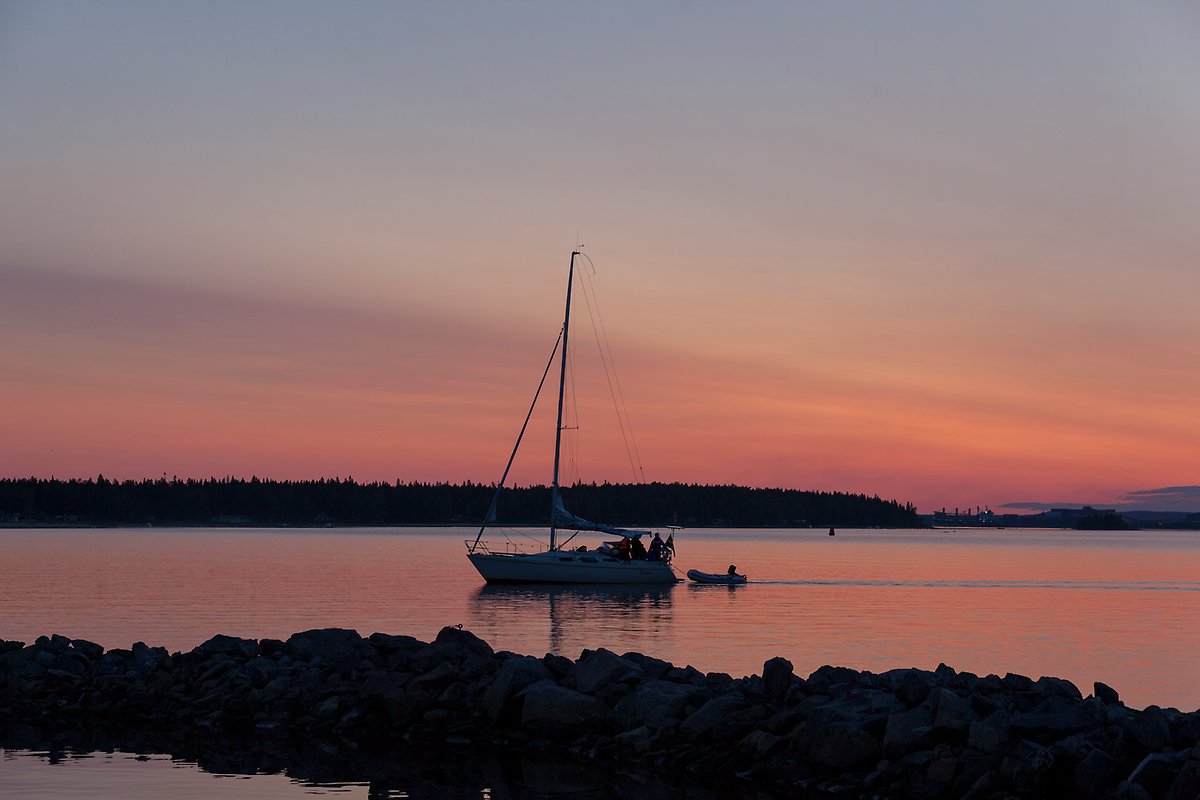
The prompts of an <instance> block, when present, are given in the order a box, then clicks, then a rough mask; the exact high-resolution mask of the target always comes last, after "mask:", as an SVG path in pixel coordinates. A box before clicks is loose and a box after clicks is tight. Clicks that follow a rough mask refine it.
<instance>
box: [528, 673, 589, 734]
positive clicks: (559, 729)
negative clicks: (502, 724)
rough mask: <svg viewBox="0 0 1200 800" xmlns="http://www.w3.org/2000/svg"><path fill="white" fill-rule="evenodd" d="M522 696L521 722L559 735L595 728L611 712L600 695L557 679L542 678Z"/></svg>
mask: <svg viewBox="0 0 1200 800" xmlns="http://www.w3.org/2000/svg"><path fill="white" fill-rule="evenodd" d="M521 696H522V697H523V698H524V705H523V706H522V709H521V724H522V725H525V726H528V727H530V728H533V729H535V730H541V731H546V732H549V733H554V734H555V735H561V734H563V733H568V732H574V731H578V730H582V729H585V728H588V729H590V728H594V727H596V726H598V725H600V724H601V723H602V722H603V721H604V717H605V716H606V712H607V709H605V707H604V704H603V703H601V702H600V701H599V700H597V699H596V698H594V697H591V696H589V695H586V694H583V693H582V692H577V691H575V690H574V689H567V688H566V687H563V686H559V685H558V684H556V683H554V682H553V681H539V682H538V683H535V684H533V685H532V686H530V687H529V688H527V689H525V690H524V691H522V692H521Z"/></svg>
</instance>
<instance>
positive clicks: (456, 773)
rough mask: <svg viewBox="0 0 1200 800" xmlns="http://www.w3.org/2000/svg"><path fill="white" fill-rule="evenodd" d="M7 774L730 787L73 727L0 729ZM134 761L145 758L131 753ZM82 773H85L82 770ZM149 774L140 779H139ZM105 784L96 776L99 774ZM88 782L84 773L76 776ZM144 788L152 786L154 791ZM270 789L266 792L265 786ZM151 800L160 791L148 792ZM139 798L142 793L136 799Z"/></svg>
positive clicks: (193, 789) (333, 789)
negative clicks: (122, 765) (106, 764)
mask: <svg viewBox="0 0 1200 800" xmlns="http://www.w3.org/2000/svg"><path fill="white" fill-rule="evenodd" d="M0 750H3V751H4V752H3V761H4V762H5V775H4V781H3V785H4V786H6V787H7V789H8V790H11V791H14V792H16V794H15V795H14V796H22V795H23V794H24V792H23V790H22V788H21V777H20V776H21V775H22V773H24V774H25V775H26V776H27V784H28V788H30V789H33V788H36V787H38V786H44V785H46V778H45V776H44V772H40V771H44V770H47V769H54V768H55V767H54V766H52V765H61V764H63V763H66V762H73V763H74V764H75V765H76V766H80V765H82V762H83V760H85V759H91V758H94V757H95V755H96V754H107V755H113V754H118V755H119V754H129V755H128V759H129V760H130V761H131V762H132V761H136V760H142V761H157V760H159V759H153V758H147V756H150V755H154V754H167V755H169V757H170V760H171V761H172V762H173V763H175V764H176V765H194V766H195V767H197V768H198V769H199V770H200V771H202V772H204V773H209V774H210V775H211V776H212V777H214V778H215V777H220V776H226V777H227V776H245V777H249V779H250V780H251V782H253V781H254V777H255V776H278V775H283V776H286V777H287V778H288V779H289V783H288V784H287V785H286V786H281V788H280V790H279V791H276V792H267V793H265V794H263V793H262V792H261V791H260V792H253V796H255V797H259V796H270V797H280V798H287V797H301V796H303V795H311V794H324V793H326V792H329V793H334V794H342V795H343V796H352V797H366V798H369V800H383V798H397V797H405V798H414V800H420V799H421V798H447V799H448V800H457V799H458V798H462V799H463V800H466V799H467V798H470V799H471V800H479V799H480V798H491V799H492V800H567V798H581V800H625V799H626V798H630V799H632V798H646V800H671V799H673V798H689V800H717V799H718V798H721V797H730V796H731V795H730V793H729V789H728V788H726V789H723V790H720V791H718V790H709V789H706V788H703V787H698V786H692V785H687V784H685V783H681V782H679V781H678V780H674V779H670V778H668V777H667V776H661V775H654V774H648V773H645V772H629V771H624V770H620V771H619V770H617V769H606V768H604V767H603V766H598V765H596V764H593V763H588V762H583V761H578V760H573V759H564V758H562V757H555V758H549V757H546V756H541V755H539V754H537V753H527V754H513V753H500V752H496V751H491V750H481V749H466V748H452V747H447V748H444V749H441V750H437V751H430V750H428V749H404V750H397V751H394V752H386V753H383V752H377V753H363V752H359V751H355V750H353V749H349V748H343V747H336V746H333V745H332V744H330V743H322V744H312V743H304V742H293V743H290V744H289V745H287V746H286V747H284V746H282V745H279V746H274V745H269V744H265V743H263V742H260V741H248V740H231V739H219V740H218V739H212V738H196V737H194V736H191V735H183V734H179V733H157V732H156V733H150V732H146V731H133V730H119V731H118V730H112V729H107V730H86V731H81V730H72V731H57V732H52V733H48V732H46V731H41V730H37V729H34V728H31V727H27V726H10V727H8V728H6V729H3V730H0ZM132 754H140V755H138V756H136V757H135V756H134V755H132ZM153 767H154V764H153V763H148V764H146V765H145V766H144V767H143V765H141V764H137V765H136V766H135V767H134V769H135V770H137V771H139V774H140V775H142V776H143V778H144V780H145V781H146V782H147V783H150V784H155V783H157V786H156V787H155V788H156V789H157V793H158V794H161V796H171V797H177V798H191V797H208V796H211V795H212V794H213V793H215V792H218V791H220V790H219V789H218V788H217V787H216V786H212V785H208V784H207V783H203V782H202V783H200V784H196V783H195V781H192V782H190V783H189V782H187V779H186V775H185V774H180V772H181V771H180V770H166V771H162V770H154V769H153ZM85 768H86V767H85ZM141 770H144V772H140V771H141ZM97 777H99V776H97ZM79 778H80V779H83V782H84V784H87V781H86V778H84V776H79ZM84 788H86V789H87V791H86V794H84V795H79V796H86V797H88V798H96V799H97V800H100V799H102V798H109V797H112V798H117V797H125V796H126V794H125V793H126V792H127V791H128V790H129V789H130V788H131V787H130V785H129V784H127V783H124V782H117V783H115V784H114V785H112V786H111V787H109V789H110V790H111V792H109V791H106V789H105V781H102V780H96V781H94V782H92V783H90V784H87V785H86V787H84ZM140 788H145V789H151V787H150V786H141V787H140ZM260 790H265V787H260ZM143 794H145V796H153V795H154V794H155V792H154V790H153V789H151V791H150V792H148V793H143ZM139 796H142V795H141V794H139ZM733 796H736V797H744V798H746V800H752V798H758V797H763V795H760V794H759V793H757V792H754V793H753V794H746V795H740V794H737V793H736V792H735V793H734V795H733Z"/></svg>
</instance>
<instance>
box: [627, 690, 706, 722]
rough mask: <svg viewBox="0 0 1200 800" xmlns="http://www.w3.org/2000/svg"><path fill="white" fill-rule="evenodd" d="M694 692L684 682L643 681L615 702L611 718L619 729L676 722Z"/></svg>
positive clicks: (695, 691) (695, 692)
mask: <svg viewBox="0 0 1200 800" xmlns="http://www.w3.org/2000/svg"><path fill="white" fill-rule="evenodd" d="M698 691H699V690H698V689H696V688H694V687H692V686H689V685H687V684H679V683H672V682H670V681H646V682H645V683H643V684H641V685H640V686H638V687H637V689H635V690H634V691H632V692H630V693H629V694H627V695H626V696H625V697H624V698H622V699H621V700H620V701H619V702H618V703H617V704H616V707H615V708H614V709H613V713H612V719H613V721H614V723H615V724H616V726H617V727H618V728H619V729H621V730H629V729H631V728H637V727H640V726H643V725H645V726H649V727H650V728H654V729H658V728H661V727H664V726H666V725H668V724H671V723H674V722H677V721H679V719H680V717H682V716H683V712H684V709H685V708H686V707H687V704H688V701H689V700H690V699H691V698H692V697H694V696H695V695H696V694H697V692H698Z"/></svg>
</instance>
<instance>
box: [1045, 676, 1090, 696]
mask: <svg viewBox="0 0 1200 800" xmlns="http://www.w3.org/2000/svg"><path fill="white" fill-rule="evenodd" d="M1033 691H1034V692H1035V693H1036V694H1040V695H1045V696H1056V697H1065V698H1067V699H1068V700H1082V699H1083V694H1081V693H1080V691H1079V688H1078V687H1077V686H1075V684H1073V683H1071V682H1070V681H1067V680H1063V679H1062V678H1050V677H1041V678H1038V679H1037V681H1035V682H1034V684H1033Z"/></svg>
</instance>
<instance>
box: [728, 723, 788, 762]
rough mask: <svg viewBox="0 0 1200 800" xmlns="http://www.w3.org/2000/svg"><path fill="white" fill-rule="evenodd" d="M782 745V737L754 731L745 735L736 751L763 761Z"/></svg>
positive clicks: (762, 731)
mask: <svg viewBox="0 0 1200 800" xmlns="http://www.w3.org/2000/svg"><path fill="white" fill-rule="evenodd" d="M783 744H784V739H783V737H782V736H776V735H775V734H773V733H768V732H767V731H764V730H754V731H750V733H748V734H746V736H745V738H744V739H742V741H741V743H740V744H739V745H738V749H739V750H741V751H742V752H743V753H745V754H746V755H748V756H750V757H752V758H757V759H763V758H766V757H767V756H769V755H771V754H772V753H774V752H775V751H777V750H779V749H780V748H781V747H782V746H783Z"/></svg>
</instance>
